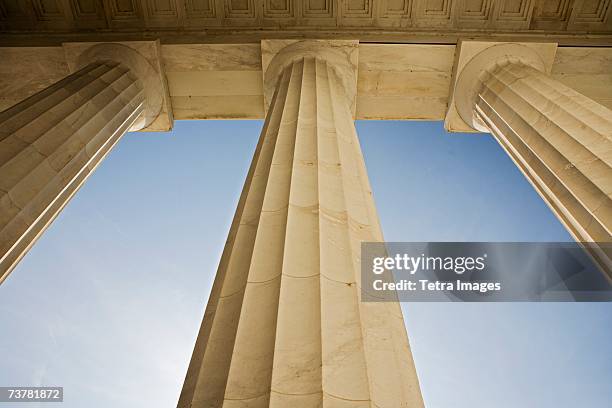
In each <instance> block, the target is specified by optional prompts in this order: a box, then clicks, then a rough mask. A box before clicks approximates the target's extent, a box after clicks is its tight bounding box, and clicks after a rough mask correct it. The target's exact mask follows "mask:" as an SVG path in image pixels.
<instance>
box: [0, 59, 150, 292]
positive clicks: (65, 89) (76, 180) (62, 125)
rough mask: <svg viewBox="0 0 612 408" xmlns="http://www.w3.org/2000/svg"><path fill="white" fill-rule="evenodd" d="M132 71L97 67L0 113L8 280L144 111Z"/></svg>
mask: <svg viewBox="0 0 612 408" xmlns="http://www.w3.org/2000/svg"><path fill="white" fill-rule="evenodd" d="M143 99H144V97H143V93H142V86H141V84H140V83H139V82H138V81H137V80H136V78H135V77H134V76H133V75H132V74H131V72H130V71H129V69H128V68H126V67H124V66H122V65H120V64H118V63H112V62H98V63H92V64H90V65H88V66H86V67H84V68H83V69H81V70H80V71H78V72H76V73H74V74H72V75H70V76H68V77H66V78H65V79H63V80H62V81H59V82H58V83H56V84H54V85H52V86H51V87H49V88H47V89H45V90H43V91H41V92H39V93H38V94H36V95H33V96H32V97H30V98H28V99H26V100H24V101H23V102H21V103H19V104H17V105H15V106H14V107H12V108H10V109H8V110H6V111H4V112H1V113H0V256H1V258H0V282H2V280H4V279H5V278H6V276H7V275H8V274H9V272H10V271H11V270H12V269H13V268H14V266H15V265H16V264H17V262H18V261H19V260H20V259H21V257H23V255H24V254H25V253H26V252H27V250H28V249H29V248H30V247H31V246H32V244H33V243H34V242H35V240H36V239H37V237H38V236H39V235H40V234H41V233H42V232H43V231H44V230H45V228H46V227H47V226H48V225H49V223H50V222H51V221H53V219H54V218H55V217H56V216H57V214H58V213H59V211H60V210H61V209H62V208H63V207H64V206H65V205H66V203H67V202H68V200H69V199H70V198H71V197H72V195H74V193H75V192H76V191H77V190H78V188H79V187H80V186H81V184H82V183H83V182H84V181H85V179H87V177H88V176H89V174H91V172H92V171H93V170H94V169H95V167H96V166H97V165H98V164H99V163H100V161H101V160H102V159H103V158H104V156H105V155H106V154H107V153H108V152H109V150H110V149H111V148H112V147H113V146H114V145H115V143H117V141H118V140H119V138H120V137H121V136H122V135H123V134H124V133H125V132H126V131H127V130H128V129H129V128H130V126H131V125H132V123H133V122H134V121H135V120H136V119H137V117H138V116H139V115H140V114H141V112H142V109H143V108H142V106H143Z"/></svg>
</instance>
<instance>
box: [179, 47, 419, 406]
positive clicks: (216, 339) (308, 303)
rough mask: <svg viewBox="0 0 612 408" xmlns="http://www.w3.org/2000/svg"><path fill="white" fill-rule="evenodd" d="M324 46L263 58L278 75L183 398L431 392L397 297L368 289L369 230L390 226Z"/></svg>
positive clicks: (344, 399) (292, 402)
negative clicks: (418, 368)
mask: <svg viewBox="0 0 612 408" xmlns="http://www.w3.org/2000/svg"><path fill="white" fill-rule="evenodd" d="M284 45H287V44H284ZM342 46H344V47H347V48H346V50H345V51H341V54H340V55H347V54H345V52H350V51H351V47H353V46H352V45H351V44H350V43H349V44H344V45H342ZM327 47H329V48H336V47H341V45H340V44H330V43H327V42H308V43H306V44H303V47H301V48H300V49H302V50H304V49H309V50H310V52H309V53H308V56H306V57H303V58H298V57H296V56H295V55H293V54H292V55H291V56H290V57H287V56H288V55H289V54H283V53H282V52H281V53H276V54H275V55H276V57H275V56H272V58H271V59H270V60H269V61H267V62H264V66H270V65H272V66H274V65H276V66H275V68H268V69H272V70H273V71H270V72H278V73H279V75H280V78H279V79H278V80H274V79H273V78H271V77H270V76H266V78H267V79H269V80H272V81H273V83H274V84H275V92H274V95H273V97H272V98H271V104H270V111H269V113H268V117H267V119H266V123H265V125H264V129H263V131H262V135H261V138H260V141H259V144H258V147H257V151H256V154H255V158H254V160H253V163H252V165H251V169H250V171H249V174H248V177H247V181H246V184H245V187H244V190H243V193H242V196H241V198H240V202H239V205H238V209H237V211H236V216H235V218H234V221H233V224H232V227H231V230H230V235H229V238H228V241H227V244H226V247H225V250H224V253H223V257H222V259H221V263H220V265H219V270H218V272H217V277H216V278H215V283H214V287H213V292H212V294H211V297H210V300H209V303H208V306H207V309H206V313H205V317H204V320H203V322H202V328H201V330H200V333H199V335H198V339H197V342H196V347H195V350H194V354H193V356H192V359H191V363H190V365H189V370H188V373H187V377H186V379H185V384H184V387H183V391H182V393H181V397H180V400H179V404H178V406H179V407H180V408H187V407H193V408H196V407H202V408H203V407H279V408H280V407H287V406H295V407H324V406H330V407H336V406H337V407H380V408H387V407H388V408H396V407H420V406H423V401H422V398H421V394H420V390H419V386H418V379H417V376H416V372H415V369H414V364H413V362H412V357H411V354H410V349H409V346H408V339H407V336H406V332H405V328H404V323H403V318H402V314H401V311H400V309H399V306H398V304H397V303H362V302H360V300H359V296H360V294H359V291H360V289H359V284H358V282H359V274H360V264H359V253H360V244H361V242H362V241H379V240H381V239H382V234H381V231H380V226H379V223H378V218H377V214H376V209H375V206H374V202H373V199H372V192H371V189H370V186H369V183H368V179H367V174H366V170H365V165H364V162H363V157H362V155H361V151H360V147H359V142H358V139H357V134H356V131H355V127H354V124H353V118H352V113H351V109H350V97H349V96H348V95H350V92H347V90H346V88H345V86H344V83H350V82H343V81H342V80H341V79H340V76H339V75H338V71H336V67H335V66H334V64H333V63H332V62H330V61H329V60H326V59H325V58H324V57H323V56H325V55H329V53H328V51H329V49H326V48H327ZM318 49H320V50H321V51H322V52H321V53H320V54H319V55H321V57H317V56H316V50H318ZM279 55H280V57H279ZM336 61H338V60H336ZM351 66H352V65H351ZM345 68H346V67H345ZM353 68H354V66H353Z"/></svg>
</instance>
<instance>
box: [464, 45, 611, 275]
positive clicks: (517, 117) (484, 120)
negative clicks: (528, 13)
mask: <svg viewBox="0 0 612 408" xmlns="http://www.w3.org/2000/svg"><path fill="white" fill-rule="evenodd" d="M454 101H455V104H456V108H457V111H458V112H459V114H460V115H461V117H462V119H463V120H464V121H465V122H466V123H468V124H470V125H471V126H472V128H473V129H477V130H480V131H490V132H491V133H492V134H493V136H495V138H496V139H497V140H498V142H499V143H500V145H501V146H502V147H503V148H504V149H505V150H506V152H507V153H508V155H509V156H510V157H511V158H512V160H514V162H515V163H516V164H517V166H518V167H519V168H520V169H521V171H522V172H523V173H524V174H525V176H526V177H527V179H528V180H529V181H530V182H531V184H532V185H533V186H534V187H535V189H536V190H537V191H538V193H539V194H540V195H541V196H542V198H543V199H544V201H545V202H546V203H547V204H548V205H549V207H550V208H551V209H552V210H553V212H554V213H555V214H556V215H557V217H558V218H559V219H560V220H561V222H563V224H564V225H565V226H566V228H567V229H568V231H569V232H570V233H571V234H572V236H573V237H574V238H575V239H576V241H578V242H580V243H582V244H583V246H584V247H585V249H587V251H588V252H589V253H590V254H591V256H592V257H593V258H594V259H595V260H596V261H597V262H598V264H599V265H600V267H601V268H602V270H603V271H604V272H606V273H607V274H608V275H609V276H610V278H611V279H612V253H610V250H609V248H607V247H608V246H600V245H599V244H600V243H610V242H612V111H611V110H609V109H608V108H606V107H604V106H602V105H600V104H598V103H597V102H595V101H593V100H591V99H589V98H587V97H585V96H583V95H581V94H579V93H578V92H576V91H575V90H573V89H571V88H569V87H567V86H565V85H564V84H562V83H561V82H559V81H557V80H555V79H554V78H552V77H551V76H550V75H549V74H547V73H546V67H545V64H544V63H543V61H542V59H541V58H540V56H539V54H538V53H536V52H534V51H533V49H532V48H529V47H527V46H525V45H519V44H497V45H493V46H490V47H485V48H483V49H481V50H480V51H478V52H476V53H475V54H474V55H473V57H472V58H471V59H470V60H469V62H467V64H466V65H465V68H464V70H463V71H462V72H461V73H460V74H459V78H458V80H457V86H456V88H455V98H454ZM458 104H460V105H458Z"/></svg>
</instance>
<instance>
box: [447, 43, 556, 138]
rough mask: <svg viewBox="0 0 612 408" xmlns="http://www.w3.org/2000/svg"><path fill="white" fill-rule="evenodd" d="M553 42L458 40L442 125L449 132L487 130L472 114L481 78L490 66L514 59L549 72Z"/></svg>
mask: <svg viewBox="0 0 612 408" xmlns="http://www.w3.org/2000/svg"><path fill="white" fill-rule="evenodd" d="M556 50H557V44H556V43H508V42H505V43H504V42H486V41H460V42H459V44H458V45H457V50H456V52H455V64H454V67H453V77H452V80H451V92H450V96H449V102H448V110H447V112H446V118H445V120H444V127H445V128H446V130H448V131H450V132H474V131H476V132H489V129H488V128H487V127H486V126H485V124H484V123H482V122H481V121H480V120H479V119H478V118H477V117H476V115H474V106H475V99H476V96H477V94H478V92H479V90H480V88H481V85H482V80H483V79H484V78H485V76H486V73H487V72H488V71H489V70H491V69H492V68H494V67H496V66H499V65H503V64H505V63H511V62H517V63H519V62H520V63H522V64H525V65H528V66H531V67H533V68H535V69H537V70H538V71H542V72H545V73H549V72H550V69H551V67H552V64H553V61H554V58H555V53H556Z"/></svg>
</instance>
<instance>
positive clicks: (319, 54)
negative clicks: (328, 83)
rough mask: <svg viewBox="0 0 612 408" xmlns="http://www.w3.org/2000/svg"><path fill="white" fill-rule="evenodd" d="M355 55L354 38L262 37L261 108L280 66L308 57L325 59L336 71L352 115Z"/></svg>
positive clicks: (266, 105) (269, 97) (270, 93)
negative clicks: (275, 38)
mask: <svg viewBox="0 0 612 408" xmlns="http://www.w3.org/2000/svg"><path fill="white" fill-rule="evenodd" d="M358 55H359V41H356V40H304V41H301V40H263V41H262V42H261V62H262V69H263V76H264V78H263V85H264V111H265V112H266V113H267V112H268V108H269V107H270V102H271V101H272V96H273V95H274V89H275V88H276V83H277V81H278V79H279V78H280V75H281V73H282V72H283V69H285V68H286V67H287V66H289V65H290V64H292V63H293V62H295V61H296V60H299V59H302V58H304V57H311V58H318V59H323V60H325V61H327V62H328V64H329V66H330V67H332V68H333V69H334V70H335V71H336V73H337V74H338V78H340V81H341V82H342V86H343V88H344V91H345V94H346V97H347V99H348V103H349V106H350V108H351V112H352V114H353V117H354V116H355V106H356V102H355V99H356V95H357V61H358Z"/></svg>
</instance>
